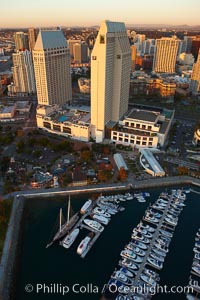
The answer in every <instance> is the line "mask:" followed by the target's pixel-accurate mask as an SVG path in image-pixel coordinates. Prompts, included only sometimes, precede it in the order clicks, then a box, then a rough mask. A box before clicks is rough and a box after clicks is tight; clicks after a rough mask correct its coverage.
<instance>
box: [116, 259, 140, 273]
mask: <svg viewBox="0 0 200 300" xmlns="http://www.w3.org/2000/svg"><path fill="white" fill-rule="evenodd" d="M119 265H120V266H122V267H126V268H128V269H130V270H132V271H136V270H138V268H139V267H138V266H137V265H136V264H134V263H133V262H132V261H130V260H129V259H127V258H124V259H122V260H120V261H119Z"/></svg>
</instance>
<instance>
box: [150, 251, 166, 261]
mask: <svg viewBox="0 0 200 300" xmlns="http://www.w3.org/2000/svg"><path fill="white" fill-rule="evenodd" d="M150 256H151V257H153V258H154V259H156V260H158V261H160V262H162V263H163V262H164V261H165V258H164V257H163V256H160V255H158V254H156V253H155V252H151V253H150Z"/></svg>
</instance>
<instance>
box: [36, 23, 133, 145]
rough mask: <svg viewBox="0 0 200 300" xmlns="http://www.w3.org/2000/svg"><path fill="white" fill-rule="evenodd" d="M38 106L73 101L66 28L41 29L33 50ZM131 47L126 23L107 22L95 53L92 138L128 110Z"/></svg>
mask: <svg viewBox="0 0 200 300" xmlns="http://www.w3.org/2000/svg"><path fill="white" fill-rule="evenodd" d="M33 63H34V70H35V80H36V90H37V97H38V105H44V106H49V105H54V104H57V105H59V106H62V105H63V104H65V103H69V102H71V100H72V86H71V74H70V53H69V49H68V46H67V43H66V40H65V37H64V35H63V33H62V31H60V30H57V31H40V32H39V34H38V38H37V41H36V44H35V47H34V50H33ZM130 69H131V50H130V43H129V40H128V36H127V32H126V28H125V24H124V23H120V22H110V21H103V22H102V24H101V27H100V30H99V33H98V36H97V39H96V42H95V45H94V48H93V51H92V55H91V123H90V128H91V129H90V130H91V137H93V138H94V139H96V141H97V142H101V141H102V140H103V139H104V136H105V125H106V124H108V123H109V122H111V123H112V122H117V121H118V120H119V119H120V118H121V117H122V116H123V115H124V114H125V113H126V112H127V110H128V99H129V84H130Z"/></svg>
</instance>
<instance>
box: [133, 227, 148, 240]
mask: <svg viewBox="0 0 200 300" xmlns="http://www.w3.org/2000/svg"><path fill="white" fill-rule="evenodd" d="M137 232H140V233H141V234H142V235H143V236H144V237H146V238H148V239H151V238H152V237H153V235H152V233H150V232H148V231H147V230H145V229H142V228H140V227H138V228H136V229H134V230H133V233H137Z"/></svg>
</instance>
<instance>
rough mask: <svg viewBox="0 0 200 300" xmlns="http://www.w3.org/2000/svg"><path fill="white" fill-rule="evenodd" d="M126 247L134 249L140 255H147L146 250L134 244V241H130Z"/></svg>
mask: <svg viewBox="0 0 200 300" xmlns="http://www.w3.org/2000/svg"><path fill="white" fill-rule="evenodd" d="M125 249H129V250H132V251H134V252H135V253H136V254H137V255H139V256H145V251H144V250H141V249H140V248H139V247H137V246H134V245H133V244H132V243H129V244H128V245H127V246H126V247H125Z"/></svg>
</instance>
